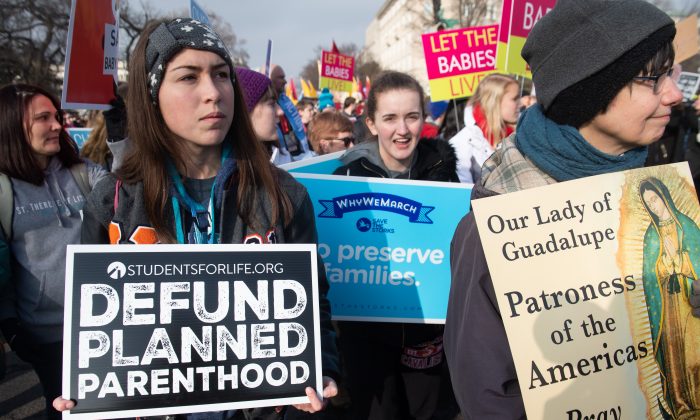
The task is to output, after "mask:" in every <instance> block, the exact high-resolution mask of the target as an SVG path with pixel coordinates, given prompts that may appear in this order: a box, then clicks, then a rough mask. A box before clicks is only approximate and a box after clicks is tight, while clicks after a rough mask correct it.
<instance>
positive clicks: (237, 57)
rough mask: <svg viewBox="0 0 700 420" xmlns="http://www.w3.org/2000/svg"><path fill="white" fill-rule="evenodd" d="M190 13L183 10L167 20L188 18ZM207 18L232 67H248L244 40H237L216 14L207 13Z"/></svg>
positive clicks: (231, 29)
mask: <svg viewBox="0 0 700 420" xmlns="http://www.w3.org/2000/svg"><path fill="white" fill-rule="evenodd" d="M189 15H190V11H189V10H186V9H183V10H180V11H176V12H174V13H170V14H169V15H168V17H169V18H176V17H181V16H189ZM207 16H208V17H209V23H211V27H212V29H213V30H214V31H215V32H216V33H217V34H218V35H219V37H220V38H221V41H223V43H224V44H225V45H226V48H228V51H229V53H231V59H232V60H233V65H234V66H243V67H248V58H250V56H249V55H248V51H246V49H245V39H242V38H238V36H237V35H236V33H235V32H233V28H232V27H231V24H230V23H228V22H227V21H226V20H224V18H222V17H221V16H219V15H218V14H216V13H215V12H210V11H207Z"/></svg>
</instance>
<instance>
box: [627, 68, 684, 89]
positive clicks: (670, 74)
mask: <svg viewBox="0 0 700 420" xmlns="http://www.w3.org/2000/svg"><path fill="white" fill-rule="evenodd" d="M680 77H681V74H680V72H675V71H673V67H671V68H670V69H668V70H667V71H665V72H663V73H661V74H657V75H654V76H636V77H633V78H632V80H635V81H637V82H640V83H644V84H645V85H647V86H649V87H651V88H652V89H653V91H654V95H658V94H659V91H660V90H661V85H662V84H663V82H664V80H666V78H670V79H671V80H673V83H678V79H680Z"/></svg>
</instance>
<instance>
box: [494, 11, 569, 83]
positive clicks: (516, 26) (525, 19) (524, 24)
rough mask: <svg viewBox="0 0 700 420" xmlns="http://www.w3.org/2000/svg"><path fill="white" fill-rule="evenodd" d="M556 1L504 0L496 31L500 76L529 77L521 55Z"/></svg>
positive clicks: (528, 70)
mask: <svg viewBox="0 0 700 420" xmlns="http://www.w3.org/2000/svg"><path fill="white" fill-rule="evenodd" d="M555 4H556V0H504V1H503V10H502V14H501V25H500V29H499V31H498V54H497V59H496V61H497V68H498V71H500V72H503V73H512V74H518V75H521V76H525V77H528V78H529V77H532V74H531V73H530V68H529V67H528V65H527V63H526V62H525V60H523V58H522V57H521V56H520V52H521V51H522V49H523V46H524V45H525V41H526V40H527V36H528V35H529V34H530V31H531V30H532V28H533V27H534V26H535V24H536V23H537V21H539V20H540V19H541V18H542V17H543V16H544V15H546V14H547V13H549V11H550V10H552V8H554V5H555Z"/></svg>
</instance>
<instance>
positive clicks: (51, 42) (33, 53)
mask: <svg viewBox="0 0 700 420" xmlns="http://www.w3.org/2000/svg"><path fill="white" fill-rule="evenodd" d="M70 5H71V1H70V0H2V7H0V51H2V53H0V85H4V84H7V83H11V82H15V81H23V82H27V83H34V84H41V85H43V86H45V87H47V88H48V89H51V90H53V91H55V92H58V90H59V89H60V86H61V80H59V79H58V77H57V71H58V68H59V67H60V66H61V65H62V64H63V63H64V62H65V56H66V39H67V34H68V23H69V15H70ZM186 15H189V12H187V13H186ZM162 17H163V15H162V14H161V13H158V12H157V11H154V9H153V8H152V7H151V5H150V4H149V3H148V1H147V0H139V2H138V3H137V2H136V1H133V0H132V1H129V0H122V1H121V7H120V12H119V20H120V27H121V33H120V39H119V43H120V45H121V48H122V51H123V52H124V54H125V56H126V59H127V61H128V59H129V57H130V55H131V52H132V51H133V48H134V46H135V44H136V40H137V39H138V37H139V35H140V34H141V32H142V31H143V29H144V27H145V26H146V24H147V23H148V22H149V21H150V20H152V19H159V18H162ZM210 18H211V20H212V26H214V28H215V30H216V31H217V33H219V35H220V36H221V38H222V40H223V41H224V42H225V43H226V45H227V47H228V48H229V51H230V52H231V54H232V55H233V58H234V64H236V65H245V64H246V62H247V60H248V53H247V52H246V51H245V49H244V48H243V43H244V42H243V40H240V39H239V38H238V37H237V36H236V34H235V33H234V32H233V30H232V29H231V25H229V24H228V23H227V22H225V21H224V20H223V19H222V18H221V17H219V16H217V15H216V14H211V15H210Z"/></svg>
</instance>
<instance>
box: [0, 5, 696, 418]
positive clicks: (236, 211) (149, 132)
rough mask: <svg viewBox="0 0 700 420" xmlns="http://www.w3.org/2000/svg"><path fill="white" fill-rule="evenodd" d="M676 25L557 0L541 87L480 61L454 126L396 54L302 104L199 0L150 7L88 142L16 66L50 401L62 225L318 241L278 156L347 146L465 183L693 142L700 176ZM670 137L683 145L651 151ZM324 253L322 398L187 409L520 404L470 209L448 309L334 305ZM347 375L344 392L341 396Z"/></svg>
mask: <svg viewBox="0 0 700 420" xmlns="http://www.w3.org/2000/svg"><path fill="white" fill-rule="evenodd" d="M590 22H595V24H591V23H590ZM185 27H187V28H188V29H187V30H183V28H185ZM674 35H675V27H674V24H673V21H672V20H671V19H670V18H669V17H668V16H667V15H666V14H665V13H663V12H661V11H660V10H659V9H658V8H656V7H655V6H653V5H651V4H649V3H647V2H644V1H642V0H624V1H619V2H605V1H600V0H559V1H558V2H557V5H556V7H555V8H554V9H553V10H552V11H551V12H550V13H549V14H547V15H546V16H545V17H543V18H542V19H541V20H540V21H539V22H538V23H537V24H536V25H535V27H534V29H533V31H532V32H531V34H530V36H529V37H528V39H527V42H526V44H525V46H524V49H523V52H522V55H523V57H524V58H525V60H526V61H527V62H528V64H529V66H530V68H531V69H532V76H533V82H534V85H535V86H536V88H537V90H536V93H535V92H534V91H532V92H530V94H527V95H525V94H523V92H521V87H520V86H519V83H518V81H517V80H516V79H514V78H513V77H511V76H508V75H504V74H492V75H489V76H487V77H486V78H484V79H483V80H482V81H481V82H480V84H479V86H478V88H477V90H476V92H475V94H474V95H473V96H472V97H471V98H470V99H469V100H468V102H467V106H466V108H465V109H464V110H463V112H462V113H461V121H460V124H459V126H460V127H461V129H459V130H458V131H456V132H454V133H451V134H450V135H445V133H446V131H445V130H444V129H443V128H444V126H445V125H446V124H448V123H447V120H448V119H449V118H451V117H450V115H451V114H452V113H453V111H454V110H451V109H450V107H449V105H448V104H446V103H428V102H429V101H428V99H426V98H427V97H426V95H425V92H424V91H423V88H422V87H421V85H420V84H419V83H418V82H417V81H416V80H415V79H414V78H413V77H411V76H409V75H407V74H405V73H401V72H395V71H386V72H384V73H382V74H381V75H380V76H378V77H377V78H376V79H375V80H373V81H372V87H371V90H370V91H369V92H368V95H367V99H366V101H365V100H364V99H361V98H355V97H352V96H348V97H347V98H345V99H343V101H342V104H341V102H340V101H338V102H336V101H335V100H334V97H333V94H332V93H331V92H329V91H328V90H327V89H324V90H323V91H321V93H320V95H319V98H318V99H316V98H303V99H301V100H299V101H298V102H297V103H296V104H292V102H291V100H290V98H287V97H286V95H285V94H284V86H285V84H286V75H285V73H284V70H283V69H282V67H281V66H279V65H277V66H273V67H272V69H271V72H270V76H269V77H268V76H267V75H265V74H263V73H262V72H258V71H255V70H251V69H247V68H241V67H239V68H236V67H234V66H233V64H232V62H233V60H232V57H231V56H230V54H229V52H228V51H227V49H226V48H225V47H223V43H222V42H216V41H219V39H218V36H217V35H216V34H215V33H214V32H213V31H212V30H211V29H210V28H209V27H208V26H207V25H205V24H202V23H200V22H197V21H195V20H193V19H189V18H177V19H171V20H164V21H157V22H153V23H151V24H150V25H148V26H147V28H146V29H145V30H144V31H143V33H142V34H141V36H140V38H139V41H138V42H137V44H136V47H135V50H134V52H133V53H132V55H131V62H130V63H129V76H128V83H127V85H125V86H122V87H120V89H119V90H118V93H119V94H118V95H117V98H116V99H115V100H114V101H113V102H112V109H110V110H109V111H105V112H104V113H102V112H100V113H94V115H92V118H90V120H91V121H90V122H89V124H91V125H92V126H93V131H92V134H91V137H90V140H89V141H88V142H87V143H86V145H85V146H84V147H83V148H82V150H81V151H79V150H78V148H77V146H76V145H75V143H74V142H73V141H72V140H71V138H70V137H69V136H68V135H67V132H66V130H65V127H67V126H68V121H67V114H65V113H63V112H61V110H60V102H59V101H58V99H57V98H56V96H55V95H54V94H53V93H51V92H49V91H47V90H45V89H42V88H41V87H39V86H33V85H27V84H22V83H16V84H11V85H7V86H4V87H2V88H0V211H1V212H2V213H0V222H2V230H0V290H1V294H0V330H1V332H2V334H3V336H4V337H5V339H6V340H7V342H8V343H9V345H10V346H11V348H12V349H13V350H14V351H15V352H16V353H17V355H18V356H19V357H20V358H21V359H23V360H25V361H26V362H28V363H30V364H31V365H32V366H33V368H34V370H35V371H36V373H37V375H38V377H39V380H40V382H41V385H42V389H43V393H44V397H45V399H46V415H47V417H48V418H60V415H61V413H60V412H61V411H65V410H69V409H71V408H73V407H74V406H75V401H72V400H68V399H64V398H63V397H62V393H61V378H62V349H63V342H62V340H63V302H64V272H65V263H66V262H65V259H66V258H65V257H66V246H67V245H69V244H79V243H83V244H127V243H133V241H130V238H131V237H132V234H133V233H134V232H135V231H136V229H139V232H140V234H139V241H138V243H139V244H157V243H162V244H167V243H173V244H193V245H196V244H245V243H255V240H258V241H259V238H266V240H265V242H267V243H292V244H293V243H299V244H308V243H312V244H313V243H317V241H318V239H317V232H316V223H315V219H314V211H313V206H312V202H311V199H310V197H309V194H308V193H307V191H306V189H305V188H304V187H303V186H302V185H301V184H300V183H299V182H297V181H296V180H295V179H294V178H293V177H292V176H291V175H290V174H288V173H287V172H286V171H284V170H282V169H280V168H278V166H279V165H282V164H285V163H289V162H294V161H299V160H303V159H308V158H311V157H313V156H320V155H325V154H329V153H336V152H344V153H342V156H340V158H339V159H340V162H341V166H340V167H339V168H338V169H337V170H336V171H335V172H334V175H338V176H360V177H376V178H391V179H404V180H421V181H439V182H464V183H470V184H474V188H473V191H472V197H471V198H472V200H478V199H480V198H482V197H489V196H494V195H498V194H507V193H510V192H515V191H521V190H524V189H529V188H534V187H539V186H545V185H549V184H553V183H557V182H563V181H568V180H573V179H578V178H583V177H587V176H593V175H597V174H603V173H610V172H615V171H621V170H626V169H633V168H639V167H642V166H644V164H645V163H647V164H649V163H667V162H671V161H676V160H684V159H687V160H689V161H690V163H691V169H692V172H693V176H694V177H695V180H696V183H697V182H698V180H699V178H700V143H698V141H697V140H696V139H697V134H698V117H699V116H700V100H699V101H696V102H695V103H694V104H688V103H686V104H683V103H682V96H681V92H680V91H679V89H678V87H677V86H676V84H675V80H676V76H677V75H678V69H677V68H674V66H673V63H674V48H673V44H672V42H673V39H674ZM210 40H214V42H211V41H210ZM127 87H128V89H127ZM535 95H536V96H535ZM672 113H673V115H678V118H677V122H676V123H672V124H671V125H669V126H668V127H667V123H668V121H669V116H671V115H672ZM447 132H449V131H447ZM662 138H664V139H670V140H668V141H672V144H673V146H664V147H665V148H666V149H669V148H672V149H673V150H674V152H675V153H676V154H675V157H671V158H668V155H669V153H668V151H666V152H664V150H666V149H664V150H661V149H652V150H656V152H655V153H656V154H654V155H650V154H648V153H647V150H648V149H650V148H653V147H657V146H652V145H654V144H655V142H657V141H658V140H659V139H662ZM679 143H680V145H679ZM661 144H662V145H663V144H666V143H661ZM664 153H665V155H664ZM653 156H663V159H661V158H658V157H656V158H654V157H653ZM664 159H665V160H664ZM455 208H458V205H455ZM464 213H466V203H465V208H464ZM318 258H319V264H318V265H317V267H318V273H317V275H318V281H319V294H318V301H319V302H318V303H319V307H320V312H321V319H320V324H321V349H322V361H323V363H322V365H323V387H324V388H323V397H324V399H323V401H322V400H321V399H320V398H319V397H318V396H317V395H316V392H315V391H314V390H313V389H312V388H307V389H306V394H307V396H308V398H309V403H307V404H299V405H294V406H290V407H286V408H283V409H280V408H279V407H270V408H258V409H250V410H238V411H229V412H217V413H207V414H199V415H185V416H184V417H185V418H198V419H203V418H207V419H227V418H245V419H259V418H260V419H261V418H266V419H273V418H283V417H284V418H288V419H297V418H306V417H307V416H310V417H312V418H313V417H317V418H352V419H388V420H393V419H396V420H399V419H454V418H455V417H456V416H457V415H458V414H459V413H460V412H461V415H462V417H463V418H464V419H489V418H492V419H506V418H508V419H510V418H526V414H525V409H524V404H523V400H522V396H521V393H520V388H519V383H518V378H517V376H516V374H515V366H514V363H513V358H512V355H511V348H510V347H509V345H508V341H507V338H506V333H505V329H504V326H503V322H502V320H501V315H500V312H499V308H498V304H497V301H496V297H495V292H494V288H493V284H492V282H491V278H490V272H489V269H488V266H487V264H486V260H485V256H484V250H483V244H482V243H481V240H480V238H479V234H478V231H477V229H476V225H475V220H474V216H473V214H472V213H468V214H467V215H466V216H465V217H464V218H463V219H462V221H461V222H460V223H459V225H458V227H457V230H456V231H455V234H454V237H453V239H452V245H451V261H450V263H451V272H452V284H451V291H450V297H449V302H448V306H447V321H446V324H445V325H423V324H404V323H388V322H353V321H342V322H337V323H332V322H331V305H330V302H329V301H328V298H327V294H328V290H329V283H328V281H327V279H326V274H325V269H324V265H323V263H322V261H321V259H320V257H318ZM690 280H691V281H692V280H695V282H697V281H698V280H697V279H692V278H691V279H690ZM693 284H694V286H696V287H693V290H695V291H699V292H698V293H699V294H700V283H698V284H696V283H693ZM693 293H695V292H692V293H690V294H689V296H688V297H687V298H688V301H689V302H690V304H692V305H693V307H694V308H696V311H695V313H696V316H698V315H700V296H696V295H694V294H693ZM339 390H340V393H341V394H342V395H345V398H343V401H345V406H344V407H343V409H342V412H341V411H337V410H336V411H333V410H331V411H329V409H328V407H327V406H328V402H329V400H332V399H333V398H334V397H336V396H337V395H338V394H339ZM695 397H696V399H694V400H693V401H700V396H695ZM669 401H671V400H669ZM693 401H683V403H687V404H686V405H687V407H686V408H683V409H681V408H680V406H679V404H678V403H677V402H676V401H671V403H672V404H671V403H670V406H671V407H672V410H676V409H677V410H678V411H675V412H673V413H670V415H672V417H668V418H678V417H679V416H680V415H681V414H683V415H687V413H691V414H692V413H694V414H695V415H698V414H699V413H700V407H699V406H695V405H694V404H695V403H694V402H693ZM682 410H685V411H682ZM667 414H668V413H667ZM337 416H340V417H337Z"/></svg>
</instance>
